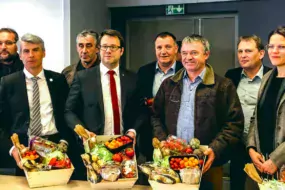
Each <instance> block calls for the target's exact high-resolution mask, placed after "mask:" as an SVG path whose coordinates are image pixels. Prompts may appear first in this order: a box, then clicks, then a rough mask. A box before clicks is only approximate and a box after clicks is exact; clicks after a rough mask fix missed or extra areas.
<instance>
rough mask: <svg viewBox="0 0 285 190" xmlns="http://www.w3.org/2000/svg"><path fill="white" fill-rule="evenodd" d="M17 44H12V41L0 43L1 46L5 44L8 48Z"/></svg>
mask: <svg viewBox="0 0 285 190" xmlns="http://www.w3.org/2000/svg"><path fill="white" fill-rule="evenodd" d="M15 43H16V42H12V41H10V40H8V41H5V42H1V41H0V46H2V45H3V44H5V45H6V46H11V45H13V44H15Z"/></svg>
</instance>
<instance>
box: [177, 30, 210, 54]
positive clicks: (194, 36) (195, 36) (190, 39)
mask: <svg viewBox="0 0 285 190" xmlns="http://www.w3.org/2000/svg"><path fill="white" fill-rule="evenodd" d="M192 42H201V43H202V44H203V46H204V49H205V52H208V51H210V43H209V41H208V40H207V39H206V38H205V37H203V36H201V35H198V34H192V35H191V36H186V37H185V38H184V39H183V41H182V44H184V43H192Z"/></svg>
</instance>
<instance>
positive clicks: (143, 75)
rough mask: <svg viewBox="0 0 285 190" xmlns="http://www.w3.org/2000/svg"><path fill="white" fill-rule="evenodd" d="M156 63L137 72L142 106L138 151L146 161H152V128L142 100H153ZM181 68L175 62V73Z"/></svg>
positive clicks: (180, 65) (180, 64)
mask: <svg viewBox="0 0 285 190" xmlns="http://www.w3.org/2000/svg"><path fill="white" fill-rule="evenodd" d="M156 63H157V61H154V62H151V63H149V64H147V65H144V66H142V67H141V68H140V69H139V70H138V73H137V75H138V84H137V87H138V88H139V96H140V100H141V102H142V103H141V105H142V107H143V108H142V113H143V114H141V119H140V120H139V121H140V122H141V131H140V138H139V151H140V152H142V153H143V154H144V155H145V156H146V157H147V160H151V159H152V150H153V147H152V137H153V136H152V135H150V134H151V133H152V128H151V124H150V115H151V111H150V110H149V108H147V107H146V106H144V99H145V98H147V99H148V98H153V94H152V89H153V81H154V77H155V71H156ZM181 68H183V65H182V63H181V62H179V61H176V66H175V73H176V72H177V71H179V70H180V69H181Z"/></svg>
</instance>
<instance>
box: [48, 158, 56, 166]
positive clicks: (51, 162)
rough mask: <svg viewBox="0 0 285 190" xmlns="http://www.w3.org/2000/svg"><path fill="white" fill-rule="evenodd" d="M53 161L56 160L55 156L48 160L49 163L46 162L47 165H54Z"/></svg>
mask: <svg viewBox="0 0 285 190" xmlns="http://www.w3.org/2000/svg"><path fill="white" fill-rule="evenodd" d="M55 162H56V158H52V159H51V160H50V161H49V164H48V165H51V166H54V165H55Z"/></svg>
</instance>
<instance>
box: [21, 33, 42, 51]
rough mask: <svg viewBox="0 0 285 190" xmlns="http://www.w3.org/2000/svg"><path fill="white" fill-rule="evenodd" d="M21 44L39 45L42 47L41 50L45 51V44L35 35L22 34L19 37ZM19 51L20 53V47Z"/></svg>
mask: <svg viewBox="0 0 285 190" xmlns="http://www.w3.org/2000/svg"><path fill="white" fill-rule="evenodd" d="M21 42H27V43H31V44H40V45H41V46H42V50H43V51H45V43H44V41H43V39H42V38H40V37H39V36H37V35H34V34H30V33H27V34H24V35H23V36H22V37H21ZM20 51H21V46H20Z"/></svg>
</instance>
